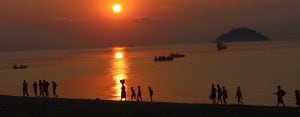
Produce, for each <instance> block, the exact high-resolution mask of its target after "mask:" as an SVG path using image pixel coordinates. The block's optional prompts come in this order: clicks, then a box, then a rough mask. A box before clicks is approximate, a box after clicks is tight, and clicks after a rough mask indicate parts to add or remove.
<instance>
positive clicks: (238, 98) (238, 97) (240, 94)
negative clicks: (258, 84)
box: [236, 86, 243, 104]
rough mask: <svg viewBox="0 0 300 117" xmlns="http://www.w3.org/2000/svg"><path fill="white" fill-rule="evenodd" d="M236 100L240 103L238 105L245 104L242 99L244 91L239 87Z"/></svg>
mask: <svg viewBox="0 0 300 117" xmlns="http://www.w3.org/2000/svg"><path fill="white" fill-rule="evenodd" d="M236 99H237V101H238V104H243V102H242V99H243V96H242V91H241V88H240V87H239V86H238V87H237V91H236Z"/></svg>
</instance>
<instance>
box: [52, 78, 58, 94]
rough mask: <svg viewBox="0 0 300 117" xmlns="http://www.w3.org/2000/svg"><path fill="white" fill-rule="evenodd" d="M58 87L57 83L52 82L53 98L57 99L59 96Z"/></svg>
mask: <svg viewBox="0 0 300 117" xmlns="http://www.w3.org/2000/svg"><path fill="white" fill-rule="evenodd" d="M56 87H57V84H56V82H54V81H52V89H53V90H52V93H53V98H57V94H56Z"/></svg>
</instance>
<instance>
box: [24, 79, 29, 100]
mask: <svg viewBox="0 0 300 117" xmlns="http://www.w3.org/2000/svg"><path fill="white" fill-rule="evenodd" d="M23 97H29V94H28V83H27V82H26V80H24V81H23Z"/></svg>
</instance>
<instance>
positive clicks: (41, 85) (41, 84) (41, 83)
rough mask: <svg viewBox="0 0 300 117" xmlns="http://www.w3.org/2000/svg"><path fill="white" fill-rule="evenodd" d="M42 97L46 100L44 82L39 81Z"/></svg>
mask: <svg viewBox="0 0 300 117" xmlns="http://www.w3.org/2000/svg"><path fill="white" fill-rule="evenodd" d="M39 89H40V97H43V98H44V89H43V82H42V81H41V80H39Z"/></svg>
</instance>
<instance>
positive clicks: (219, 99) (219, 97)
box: [217, 84, 223, 104]
mask: <svg viewBox="0 0 300 117" xmlns="http://www.w3.org/2000/svg"><path fill="white" fill-rule="evenodd" d="M217 92H218V101H217V104H219V102H221V104H223V101H222V89H221V87H220V85H219V84H217Z"/></svg>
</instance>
